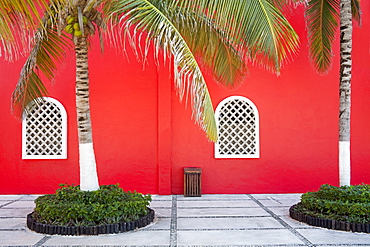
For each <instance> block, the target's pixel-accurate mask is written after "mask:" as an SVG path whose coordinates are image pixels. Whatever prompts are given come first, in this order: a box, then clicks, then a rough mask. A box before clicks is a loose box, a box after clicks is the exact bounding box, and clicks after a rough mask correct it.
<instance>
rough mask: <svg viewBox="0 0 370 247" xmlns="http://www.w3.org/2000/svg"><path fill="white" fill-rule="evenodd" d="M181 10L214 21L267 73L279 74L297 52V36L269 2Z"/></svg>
mask: <svg viewBox="0 0 370 247" xmlns="http://www.w3.org/2000/svg"><path fill="white" fill-rule="evenodd" d="M180 6H181V7H183V8H188V9H190V10H192V11H194V12H201V13H202V14H205V15H207V16H208V17H209V18H211V19H213V20H214V21H215V22H216V23H217V25H218V26H220V27H221V28H222V29H223V30H224V31H225V34H226V35H227V36H226V37H227V39H228V40H231V41H232V42H233V43H234V44H235V46H236V47H238V49H240V51H241V52H247V55H248V56H249V57H250V59H251V60H252V61H253V62H254V63H256V64H258V65H262V66H264V67H265V68H266V69H268V70H271V71H276V72H279V71H280V67H281V65H282V63H283V61H284V60H286V59H289V58H290V56H291V54H294V53H295V52H296V51H297V49H298V46H299V40H298V35H297V34H296V33H295V31H294V29H293V28H292V27H291V25H290V24H289V22H288V21H287V19H286V18H285V17H284V16H283V15H282V13H281V11H280V10H279V9H278V7H276V6H274V5H273V4H272V2H271V1H270V0H249V1H240V0H218V1H209V0H187V1H181V4H180Z"/></svg>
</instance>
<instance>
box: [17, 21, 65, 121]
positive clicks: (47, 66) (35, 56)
mask: <svg viewBox="0 0 370 247" xmlns="http://www.w3.org/2000/svg"><path fill="white" fill-rule="evenodd" d="M67 39H68V38H67V37H65V36H59V35H58V33H57V31H56V30H55V29H53V28H48V29H47V30H45V29H43V28H42V27H40V28H39V29H38V30H37V31H36V33H35V41H34V42H35V45H34V48H33V49H32V51H31V53H30V55H29V57H28V59H27V61H26V62H25V64H24V66H23V68H22V71H21V74H20V78H19V80H18V84H17V86H16V88H15V90H14V92H13V95H12V110H13V113H14V114H15V115H16V116H17V117H20V118H21V117H22V114H23V112H24V111H25V112H27V111H28V108H27V106H28V104H29V103H30V102H31V101H33V100H36V99H38V98H40V97H42V96H46V95H48V92H47V90H46V87H45V86H44V84H43V82H42V80H41V77H42V76H45V77H46V78H47V79H49V80H52V79H53V78H54V75H55V71H56V69H57V63H60V62H61V61H62V60H63V58H64V56H65V53H66V51H67V50H68V47H69V45H68V43H67V42H66V40H67Z"/></svg>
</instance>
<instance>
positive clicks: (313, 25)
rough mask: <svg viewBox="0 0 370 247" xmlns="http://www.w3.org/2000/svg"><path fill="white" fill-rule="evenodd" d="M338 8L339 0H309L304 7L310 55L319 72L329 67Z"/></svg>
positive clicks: (337, 19)
mask: <svg viewBox="0 0 370 247" xmlns="http://www.w3.org/2000/svg"><path fill="white" fill-rule="evenodd" d="M338 10H339V0H310V1H309V2H308V6H307V8H306V12H305V15H306V19H307V28H308V41H309V44H310V57H311V59H312V61H313V63H314V66H315V67H316V69H317V71H319V72H320V73H325V72H326V71H328V70H329V69H330V67H331V59H332V44H333V40H334V38H335V33H336V30H337V28H338V21H339V13H338Z"/></svg>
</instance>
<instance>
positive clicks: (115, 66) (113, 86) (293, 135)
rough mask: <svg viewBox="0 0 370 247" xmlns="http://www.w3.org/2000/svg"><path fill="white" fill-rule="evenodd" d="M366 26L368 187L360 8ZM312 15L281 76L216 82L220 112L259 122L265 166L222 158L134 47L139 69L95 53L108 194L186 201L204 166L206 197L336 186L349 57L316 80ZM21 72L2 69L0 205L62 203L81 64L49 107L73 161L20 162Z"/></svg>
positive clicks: (363, 157) (356, 119) (356, 112)
mask: <svg viewBox="0 0 370 247" xmlns="http://www.w3.org/2000/svg"><path fill="white" fill-rule="evenodd" d="M361 4H362V9H363V26H362V27H361V28H360V27H358V26H357V25H355V29H354V37H353V81H352V85H353V88H352V93H353V94H352V95H353V98H352V136H351V149H352V183H353V184H358V183H370V166H369V165H368V163H369V162H370V131H369V126H370V110H369V109H370V97H369V96H368V95H369V93H370V82H369V78H370V44H369V35H370V27H369V23H370V20H369V16H370V15H369V14H370V13H369V10H370V3H368V2H366V1H362V3H361ZM301 10H302V9H298V10H296V11H294V12H293V13H292V14H291V15H290V17H289V18H290V20H291V22H292V24H293V26H294V28H295V29H296V30H297V31H298V34H299V36H300V38H301V49H300V52H299V54H297V55H296V56H294V59H293V61H292V62H290V63H288V64H286V65H285V66H284V67H283V69H282V71H281V74H280V76H276V75H274V74H271V73H269V72H266V71H265V70H263V69H262V68H256V67H254V66H252V65H250V67H249V74H248V76H247V78H246V79H245V81H244V83H243V84H242V85H241V86H240V87H238V88H237V89H234V90H228V89H225V88H223V87H220V86H219V85H217V83H215V82H214V81H213V80H212V78H211V77H210V76H208V75H207V76H206V77H207V82H208V85H209V90H210V94H211V97H212V100H213V103H214V107H216V106H217V104H218V103H219V102H220V101H222V100H223V99H224V98H226V97H228V96H231V95H241V96H245V97H247V98H249V99H250V100H251V101H253V102H254V103H255V105H256V107H257V108H258V110H259V114H260V138H261V139H260V143H261V145H260V150H261V157H260V158H259V159H215V158H214V156H213V153H214V148H213V144H212V143H211V142H209V141H208V140H207V139H206V138H205V135H204V133H202V131H201V130H200V129H199V127H198V126H197V125H195V124H194V123H193V120H192V119H191V107H190V104H188V105H187V106H186V102H185V101H184V102H181V103H180V102H179V98H178V95H177V94H176V92H175V91H174V86H173V81H172V77H171V75H172V73H171V68H170V66H169V65H168V61H167V64H166V65H162V66H160V67H156V65H155V62H154V59H153V58H152V56H149V57H148V63H147V64H145V68H144V69H143V65H142V63H141V62H138V61H136V58H135V57H134V55H133V54H132V52H131V50H130V49H129V48H128V49H127V53H128V57H129V61H128V60H127V59H126V57H125V56H122V55H117V54H116V53H115V52H114V51H113V50H110V49H109V48H106V51H105V53H104V54H101V53H100V51H99V45H98V43H97V42H96V43H95V45H94V46H93V49H92V51H91V53H90V83H91V114H92V124H93V138H94V145H95V153H96V159H97V164H98V174H99V180H100V183H101V184H115V183H119V184H120V185H121V187H122V188H124V189H125V190H137V191H139V192H143V193H152V194H181V193H183V168H184V167H189V166H196V167H201V168H202V170H203V174H202V193H204V194H208V193H290V192H306V191H309V190H315V189H317V188H318V187H319V186H320V185H321V184H323V183H330V184H333V185H338V178H339V177H338V147H337V146H338V127H337V126H338V123H337V122H338V106H339V100H338V94H339V89H338V84H339V58H338V57H339V46H338V39H337V40H336V44H335V47H334V48H335V50H334V61H333V67H332V69H331V70H330V72H329V73H328V74H327V75H318V74H317V73H316V72H315V70H314V69H313V67H312V66H311V65H310V62H309V59H308V49H307V42H306V31H305V27H304V20H303V14H302V11H301ZM23 62H24V60H23V61H19V62H16V63H10V64H9V63H7V62H4V61H3V60H0V81H1V83H0V116H1V117H0V127H1V130H0V194H10V193H15V194H29V193H31V194H38V193H52V192H54V191H55V189H56V188H57V187H58V184H59V183H69V184H72V183H74V184H78V183H79V178H78V173H79V171H78V150H77V148H78V144H77V130H76V117H75V99H74V55H73V53H71V55H70V56H68V59H67V61H66V63H65V64H64V65H63V66H61V67H60V69H59V71H58V75H57V77H56V79H55V83H54V84H53V85H52V84H50V83H47V84H48V89H49V91H50V96H51V97H53V98H56V99H57V100H59V101H60V102H61V103H62V104H63V105H64V106H65V108H66V110H67V114H68V159H66V160H22V158H21V122H20V121H19V120H17V119H16V118H14V116H13V115H12V114H11V111H10V97H11V93H12V91H13V89H14V87H15V85H16V82H17V79H18V75H19V71H20V69H21V67H22V64H23Z"/></svg>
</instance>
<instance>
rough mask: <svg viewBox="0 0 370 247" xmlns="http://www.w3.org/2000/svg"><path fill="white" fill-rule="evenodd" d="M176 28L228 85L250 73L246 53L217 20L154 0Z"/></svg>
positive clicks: (216, 76)
mask: <svg viewBox="0 0 370 247" xmlns="http://www.w3.org/2000/svg"><path fill="white" fill-rule="evenodd" d="M152 3H153V5H155V6H156V8H158V10H160V11H161V12H162V13H164V14H165V15H166V17H167V18H168V19H169V20H170V21H171V23H172V24H173V25H174V26H175V27H176V29H177V30H178V31H179V33H181V35H182V37H183V38H184V40H185V41H186V43H187V45H188V46H189V48H190V50H191V52H192V53H193V54H195V56H196V57H197V59H198V60H200V61H201V64H205V65H206V66H207V67H208V68H209V71H210V73H211V74H213V75H214V78H215V79H216V80H217V81H218V82H220V83H221V84H223V85H225V86H227V87H235V86H236V85H238V84H240V83H241V82H242V81H243V78H244V76H245V74H246V64H245V62H246V60H245V55H243V54H242V53H241V52H239V51H238V50H237V48H236V47H234V46H233V44H232V43H231V42H230V41H229V40H228V39H227V38H226V37H225V32H224V30H222V29H221V28H220V27H219V26H218V25H217V24H216V23H215V22H214V21H213V20H211V19H210V18H208V17H207V16H205V15H200V13H195V12H192V11H189V9H184V8H180V7H178V6H174V7H172V6H171V8H169V5H167V4H164V2H163V1H153V2H152Z"/></svg>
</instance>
